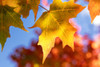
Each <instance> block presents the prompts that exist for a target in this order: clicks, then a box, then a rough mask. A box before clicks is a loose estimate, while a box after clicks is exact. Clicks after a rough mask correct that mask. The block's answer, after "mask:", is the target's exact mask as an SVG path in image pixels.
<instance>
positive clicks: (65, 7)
mask: <svg viewBox="0 0 100 67" xmlns="http://www.w3.org/2000/svg"><path fill="white" fill-rule="evenodd" d="M84 8H85V7H82V6H81V5H78V4H75V3H74V0H70V1H68V2H62V1H61V0H54V1H53V3H52V4H51V5H50V10H49V11H47V12H44V13H43V14H42V16H41V17H40V18H39V19H38V20H37V21H36V23H35V25H34V26H33V27H31V28H34V27H40V28H41V29H42V33H41V35H40V36H39V42H38V45H41V46H42V48H43V55H44V56H43V62H44V61H45V59H46V57H47V55H48V54H49V52H50V50H51V48H52V47H54V43H55V38H56V37H59V38H60V39H61V40H62V43H63V47H64V46H66V45H69V46H70V47H72V49H73V50H74V33H75V32H76V29H75V28H74V27H72V26H71V24H70V23H69V18H73V17H76V16H77V14H78V13H79V12H81V11H82V10H83V9H84Z"/></svg>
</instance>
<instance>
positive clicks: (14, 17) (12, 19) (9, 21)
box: [0, 5, 25, 49]
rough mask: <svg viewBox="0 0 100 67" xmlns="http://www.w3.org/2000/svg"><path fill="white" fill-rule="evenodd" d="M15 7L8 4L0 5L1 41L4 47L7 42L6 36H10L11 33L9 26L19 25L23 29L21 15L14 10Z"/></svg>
mask: <svg viewBox="0 0 100 67" xmlns="http://www.w3.org/2000/svg"><path fill="white" fill-rule="evenodd" d="M13 9H14V8H12V7H9V6H7V5H5V6H3V5H0V43H1V45H2V49H3V47H4V44H5V42H6V38H7V37H10V35H9V27H10V26H15V27H19V28H21V29H23V30H25V29H24V26H23V22H22V21H21V19H20V17H21V16H20V15H19V14H17V13H16V12H14V11H13Z"/></svg>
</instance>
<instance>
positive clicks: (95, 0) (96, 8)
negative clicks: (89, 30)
mask: <svg viewBox="0 0 100 67" xmlns="http://www.w3.org/2000/svg"><path fill="white" fill-rule="evenodd" d="M88 9H89V12H90V16H91V22H92V23H93V20H94V18H95V17H96V16H97V15H100V0H89V5H88Z"/></svg>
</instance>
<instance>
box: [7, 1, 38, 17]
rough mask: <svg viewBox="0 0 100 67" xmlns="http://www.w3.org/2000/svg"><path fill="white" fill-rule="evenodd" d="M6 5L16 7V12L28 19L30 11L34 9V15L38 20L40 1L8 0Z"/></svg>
mask: <svg viewBox="0 0 100 67" xmlns="http://www.w3.org/2000/svg"><path fill="white" fill-rule="evenodd" d="M12 2H13V3H12ZM6 4H7V5H9V6H11V7H16V8H15V9H14V11H16V12H18V13H19V14H21V15H23V17H24V18H27V16H29V11H30V10H31V9H32V10H33V11H34V15H35V19H36V15H37V12H38V5H39V4H40V0H13V1H12V0H6Z"/></svg>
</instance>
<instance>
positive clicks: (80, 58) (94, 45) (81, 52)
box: [11, 34, 100, 67]
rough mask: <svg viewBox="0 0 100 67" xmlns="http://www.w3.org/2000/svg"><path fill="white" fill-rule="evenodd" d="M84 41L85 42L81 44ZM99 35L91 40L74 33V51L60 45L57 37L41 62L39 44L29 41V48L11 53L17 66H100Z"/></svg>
mask: <svg viewBox="0 0 100 67" xmlns="http://www.w3.org/2000/svg"><path fill="white" fill-rule="evenodd" d="M84 41H85V44H83V43H84ZM99 41H100V35H99V37H98V39H97V38H96V40H94V41H92V40H90V39H89V38H88V37H87V36H84V37H81V36H80V35H78V34H75V50H74V52H73V51H72V49H71V48H70V47H69V46H66V47H65V48H63V47H62V45H61V44H62V42H61V40H60V39H59V38H57V39H56V43H55V47H54V48H53V49H52V50H51V52H50V54H49V55H48V57H47V59H46V62H45V63H44V64H42V63H41V61H42V57H43V53H42V49H41V47H40V46H37V45H36V44H34V41H33V42H32V43H31V46H30V48H29V49H26V48H24V47H21V48H18V49H16V51H15V52H14V53H13V54H12V55H11V58H12V60H13V61H15V62H16V63H17V65H18V67H100V52H99V51H100V42H99Z"/></svg>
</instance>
